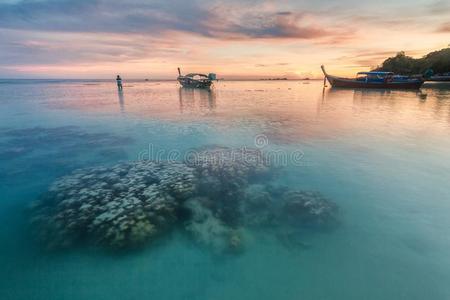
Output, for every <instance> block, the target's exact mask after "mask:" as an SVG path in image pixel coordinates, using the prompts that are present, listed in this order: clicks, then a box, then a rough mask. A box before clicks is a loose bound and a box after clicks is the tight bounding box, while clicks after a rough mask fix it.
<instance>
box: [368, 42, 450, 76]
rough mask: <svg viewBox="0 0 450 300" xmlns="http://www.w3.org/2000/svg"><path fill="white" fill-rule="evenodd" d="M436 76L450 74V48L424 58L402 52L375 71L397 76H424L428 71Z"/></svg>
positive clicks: (434, 52)
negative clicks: (392, 73)
mask: <svg viewBox="0 0 450 300" xmlns="http://www.w3.org/2000/svg"><path fill="white" fill-rule="evenodd" d="M430 69H431V70H433V72H434V74H443V73H447V72H450V48H444V49H442V50H439V51H433V52H431V53H428V54H427V55H425V56H424V57H422V58H413V57H411V56H407V55H405V52H403V51H401V52H399V53H397V55H396V56H394V57H389V58H388V59H386V60H385V61H384V62H383V63H382V64H381V65H380V66H378V67H377V68H376V69H374V70H373V71H386V72H394V73H395V74H404V75H413V74H424V73H425V72H427V71H428V70H430Z"/></svg>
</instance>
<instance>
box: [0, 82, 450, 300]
mask: <svg viewBox="0 0 450 300" xmlns="http://www.w3.org/2000/svg"><path fill="white" fill-rule="evenodd" d="M0 103H1V105H2V109H1V110H0V164H1V168H0V195H1V202H0V218H1V220H2V226H0V244H1V245H2V247H0V266H1V268H0V293H1V299H46V300H48V299H86V298H91V299H148V298H155V299H450V287H449V285H448V282H450V255H449V250H448V249H450V235H449V229H450V218H448V215H449V214H450V187H449V184H448V183H449V181H450V151H449V149H450V87H447V88H446V87H445V86H443V85H429V86H426V87H424V88H423V89H422V92H421V93H417V92H414V91H391V92H388V91H376V90H374V91H355V90H333V89H330V88H326V89H325V90H323V88H322V82H319V81H311V82H301V81H286V82H285V81H276V82H266V81H258V82H226V81H225V82H219V83H217V84H216V86H215V88H214V89H213V90H212V91H211V92H208V91H202V90H185V89H180V88H178V86H177V84H176V83H175V82H129V83H126V84H125V86H124V92H123V93H122V94H118V92H117V90H116V88H115V86H114V83H113V82H101V81H93V82H89V81H78V82H77V81H50V82H48V81H26V82H23V81H3V82H1V83H0ZM255 143H256V145H255ZM206 145H222V146H230V147H242V146H251V147H255V146H257V147H259V148H261V149H262V150H264V151H266V152H269V153H270V152H271V151H272V153H274V152H273V151H277V152H276V153H278V154H280V153H281V155H284V156H283V157H282V158H281V160H280V161H279V162H280V164H281V165H282V166H281V167H282V168H281V169H280V171H279V173H278V174H277V177H276V178H275V179H274V181H275V182H277V183H280V184H283V185H286V186H289V187H292V188H298V189H305V190H316V191H320V192H321V193H322V194H323V195H325V196H326V197H327V198H328V199H330V200H332V201H334V202H335V203H336V204H337V205H338V206H339V221H340V224H339V226H338V227H337V228H335V229H334V230H332V231H327V232H321V231H317V232H316V231H314V230H312V231H307V232H302V233H299V234H298V235H296V236H295V237H293V238H291V239H290V240H289V241H288V242H286V241H285V240H284V242H283V240H281V239H277V238H275V236H277V235H276V234H275V235H274V234H272V233H270V234H269V231H271V229H263V230H258V231H254V232H251V233H249V234H248V236H246V238H245V249H244V251H243V253H240V254H238V255H225V254H223V255H217V254H214V253H211V252H210V251H208V250H207V249H204V248H202V247H199V246H198V245H196V244H194V243H192V241H190V240H188V239H186V237H185V236H183V235H181V234H180V233H178V232H173V233H171V234H170V235H169V236H167V237H166V238H164V239H161V240H159V241H158V242H157V243H156V244H153V245H151V246H149V247H146V248H144V249H142V250H140V251H132V252H130V253H125V254H123V253H122V254H120V255H118V254H112V253H108V252H105V251H103V250H101V249H92V248H86V247H80V248H79V249H78V248H77V249H71V250H67V251H64V252H61V253H47V252H45V251H42V249H41V248H40V247H39V246H38V245H37V244H36V243H35V242H34V241H33V239H32V237H31V234H30V229H29V227H27V221H28V220H27V215H26V213H25V212H24V211H25V208H26V207H27V204H28V203H29V202H30V201H32V200H34V199H36V198H37V197H38V196H39V195H40V194H41V193H43V192H45V191H46V189H47V188H48V185H49V184H50V183H51V182H52V181H54V180H55V179H57V178H59V177H60V176H63V175H66V174H68V173H70V172H71V171H72V170H74V169H77V168H80V167H89V166H97V165H111V164H114V163H117V162H120V161H128V160H137V159H142V158H152V159H155V158H166V157H167V156H169V155H175V156H177V157H181V156H182V155H183V153H185V152H186V151H188V150H189V149H191V148H196V147H201V146H206ZM292 153H297V154H298V153H301V154H302V155H301V156H296V159H293V156H292ZM277 234H278V235H279V234H283V232H279V233H277Z"/></svg>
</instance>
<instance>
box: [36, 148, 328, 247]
mask: <svg viewBox="0 0 450 300" xmlns="http://www.w3.org/2000/svg"><path fill="white" fill-rule="evenodd" d="M270 172H271V167H270V165H269V164H268V162H267V161H266V159H265V157H264V155H263V154H262V153H261V152H260V151H259V150H256V149H245V148H244V149H231V148H225V147H212V148H202V149H199V150H198V151H195V152H192V156H190V157H189V158H188V159H187V160H186V161H184V162H168V161H167V162H156V161H138V162H127V163H122V164H118V165H115V166H112V167H96V168H89V169H80V170H77V171H75V172H73V173H72V174H70V175H68V176H65V177H62V178H61V179H59V180H57V181H56V182H54V183H53V184H52V185H51V186H50V188H49V190H48V192H46V193H45V194H44V195H43V196H42V197H41V198H40V199H39V200H37V201H35V202H34V203H33V204H32V207H31V208H30V209H31V224H32V227H33V229H34V230H35V231H36V233H37V236H38V238H39V239H40V240H41V241H42V242H43V243H44V244H45V245H46V247H47V248H50V249H54V248H64V247H70V246H74V245H75V244H76V243H78V242H85V243H87V244H93V245H100V246H103V247H106V248H112V249H120V248H133V247H137V246H140V245H144V244H146V243H147V242H150V241H152V240H154V239H156V238H157V237H158V236H160V235H161V234H162V233H164V232H166V231H167V230H170V229H172V228H174V227H176V226H177V228H179V229H181V230H183V231H184V232H185V233H187V234H188V235H189V236H190V237H192V240H193V241H195V242H196V243H198V244H200V245H203V246H205V247H207V248H210V249H211V250H212V251H214V252H217V253H222V252H232V253H239V252H241V251H242V250H243V249H244V246H245V245H244V242H245V240H246V239H244V238H243V232H246V231H245V228H249V227H253V228H254V227H267V226H271V227H277V226H290V228H293V229H295V230H297V229H298V228H299V227H308V226H311V225H314V226H322V225H324V224H329V223H330V220H334V219H335V215H336V211H337V207H336V205H335V204H333V203H332V202H330V201H328V200H327V199H325V198H324V197H323V196H321V195H320V194H319V193H317V192H305V191H292V190H289V189H287V188H280V187H274V186H272V185H271V184H269V183H268V178H270V177H269V175H270Z"/></svg>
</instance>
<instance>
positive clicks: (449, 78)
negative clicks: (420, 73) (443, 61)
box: [427, 72, 450, 82]
mask: <svg viewBox="0 0 450 300" xmlns="http://www.w3.org/2000/svg"><path fill="white" fill-rule="evenodd" d="M427 81H436V82H450V72H448V73H444V74H438V75H433V76H431V77H430V78H428V79H427Z"/></svg>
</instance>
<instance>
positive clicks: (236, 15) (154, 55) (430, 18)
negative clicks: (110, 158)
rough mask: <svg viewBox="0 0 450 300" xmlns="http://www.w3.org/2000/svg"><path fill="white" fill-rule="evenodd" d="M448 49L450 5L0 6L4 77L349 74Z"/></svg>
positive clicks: (357, 0) (78, 1)
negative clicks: (394, 59)
mask: <svg viewBox="0 0 450 300" xmlns="http://www.w3.org/2000/svg"><path fill="white" fill-rule="evenodd" d="M449 44H450V1H449V0H447V1H443V0H428V1H423V0H408V1H405V0H396V1H382V0H378V1H361V0H338V1H334V0H331V1H325V0H315V1H305V0H281V1H253V0H249V1H245V0H241V1H235V0H227V1H217V0H209V1H205V0H119V1H117V0H0V78H87V79H90V78H99V79H103V78H114V77H115V75H116V74H121V75H122V77H123V78H135V79H139V78H141V79H142V78H150V79H173V78H176V76H177V67H181V69H182V71H183V72H185V73H190V72H203V73H209V72H212V73H217V75H218V77H219V78H227V79H250V78H272V77H288V78H293V79H294V78H304V77H310V78H320V77H321V71H320V65H321V64H324V65H325V66H326V67H327V70H328V72H329V73H332V74H336V75H343V76H344V75H345V76H350V75H353V74H354V73H355V72H357V71H365V70H369V69H370V68H373V67H376V66H377V65H379V64H380V63H381V62H382V61H383V60H384V59H385V58H387V57H389V56H393V55H395V54H396V53H397V52H398V51H405V52H406V54H407V55H410V56H413V57H421V56H423V55H424V54H426V53H428V52H430V51H434V50H439V49H442V48H445V47H448V46H449Z"/></svg>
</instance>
